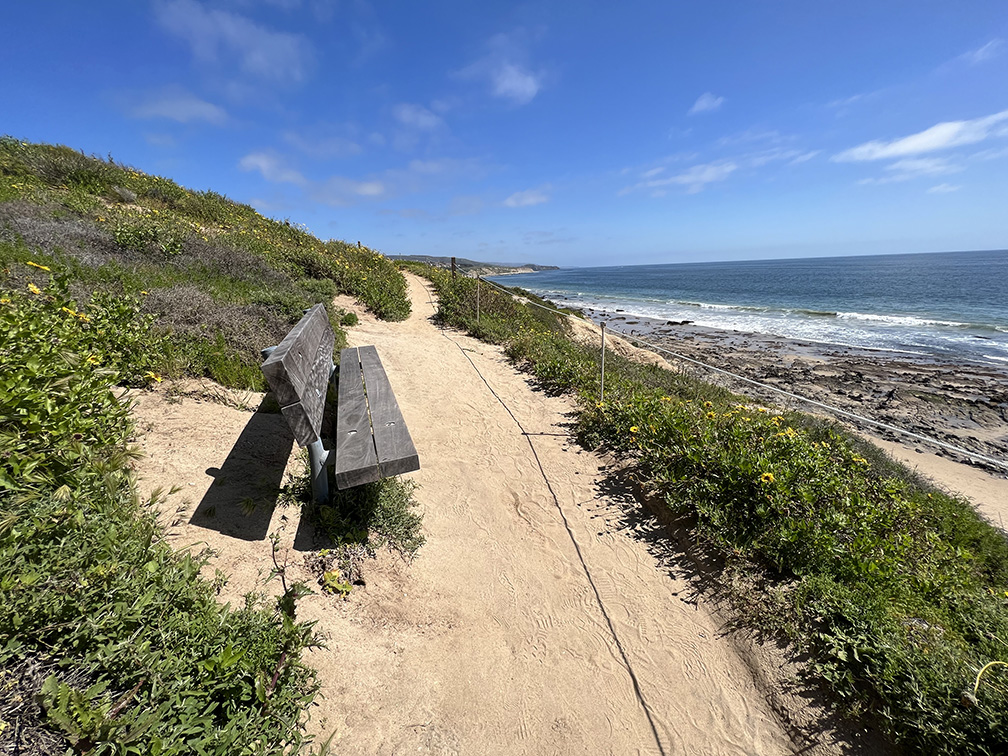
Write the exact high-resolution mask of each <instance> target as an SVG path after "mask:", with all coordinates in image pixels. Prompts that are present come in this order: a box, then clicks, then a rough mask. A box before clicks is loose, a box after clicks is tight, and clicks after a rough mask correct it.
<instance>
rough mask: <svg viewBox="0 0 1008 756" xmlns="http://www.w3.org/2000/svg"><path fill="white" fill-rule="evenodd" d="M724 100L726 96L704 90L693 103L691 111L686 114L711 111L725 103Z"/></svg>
mask: <svg viewBox="0 0 1008 756" xmlns="http://www.w3.org/2000/svg"><path fill="white" fill-rule="evenodd" d="M724 101H725V98H724V97H718V96H717V95H715V94H712V93H711V92H704V93H703V94H702V95H700V96H699V97H698V98H697V101H696V102H694V103H693V107H692V108H690V109H689V112H687V113H686V115H697V114H698V113H711V112H713V111H715V110H717V109H718V108H720V107H721V106H722V105H724Z"/></svg>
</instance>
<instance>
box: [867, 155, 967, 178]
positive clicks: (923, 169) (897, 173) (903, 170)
mask: <svg viewBox="0 0 1008 756" xmlns="http://www.w3.org/2000/svg"><path fill="white" fill-rule="evenodd" d="M962 170H963V169H962V166H960V165H956V164H954V163H950V162H949V161H948V160H946V159H945V158H936V157H930V158H904V159H903V160H897V161H896V162H895V163H892V164H890V165H887V166H886V167H885V172H884V174H883V175H882V176H878V177H875V178H865V179H861V180H860V181H859V182H858V183H859V184H893V183H898V182H902V181H911V180H913V179H918V178H927V177H931V176H944V175H947V174H949V173H960V172H961V171H962Z"/></svg>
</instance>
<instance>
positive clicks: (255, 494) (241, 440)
mask: <svg viewBox="0 0 1008 756" xmlns="http://www.w3.org/2000/svg"><path fill="white" fill-rule="evenodd" d="M293 446H294V436H293V435H291V432H290V430H289V429H288V427H287V422H286V421H285V420H284V418H283V415H281V414H280V412H279V411H278V410H277V405H276V401H275V400H274V399H273V398H272V396H267V397H266V398H265V399H264V400H263V402H262V403H261V404H260V405H259V408H258V409H257V410H256V411H255V413H254V414H253V415H252V417H251V418H250V419H249V421H248V424H247V425H246V426H245V428H244V429H243V430H242V432H241V435H240V436H239V437H238V440H237V441H236V442H235V444H234V446H233V447H232V448H231V451H229V452H228V455H227V458H226V459H225V460H224V462H223V463H222V464H221V466H220V467H219V468H216V467H210V468H207V470H206V474H207V475H210V476H211V477H213V479H214V481H213V483H212V484H211V485H210V488H209V489H207V492H206V495H205V496H204V497H203V500H202V501H200V503H199V506H197V507H196V511H195V512H193V515H192V517H191V518H190V523H191V524H193V525H196V526H198V527H201V528H209V529H211V530H216V531H218V532H220V533H222V534H224V535H227V536H231V537H233V538H240V539H242V540H244V541H261V540H263V539H264V538H266V535H267V532H268V530H269V525H270V519H271V518H272V516H273V509H274V507H275V506H276V503H277V499H278V498H279V494H280V489H281V486H282V485H283V477H284V470H285V468H286V466H287V460H288V459H289V458H290V454H291V449H292V448H293Z"/></svg>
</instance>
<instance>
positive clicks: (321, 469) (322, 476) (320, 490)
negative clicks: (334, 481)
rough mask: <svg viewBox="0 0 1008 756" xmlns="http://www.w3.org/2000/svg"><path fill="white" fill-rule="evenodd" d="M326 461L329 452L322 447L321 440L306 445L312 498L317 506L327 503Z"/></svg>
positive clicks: (327, 479)
mask: <svg viewBox="0 0 1008 756" xmlns="http://www.w3.org/2000/svg"><path fill="white" fill-rule="evenodd" d="M328 459H329V452H327V451H326V449H325V447H324V446H322V439H317V440H315V441H313V442H312V443H310V444H308V462H309V464H310V465H311V487H312V498H313V499H314V501H315V504H316V505H318V506H322V505H323V504H328V503H329V471H328V469H327V468H326V463H327V462H328Z"/></svg>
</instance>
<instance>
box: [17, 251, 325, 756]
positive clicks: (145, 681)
mask: <svg viewBox="0 0 1008 756" xmlns="http://www.w3.org/2000/svg"><path fill="white" fill-rule="evenodd" d="M36 265H40V264H39V263H36ZM43 272H44V271H43ZM149 325H150V318H149V317H144V316H143V315H141V314H140V312H139V310H138V307H137V302H136V301H135V300H132V299H129V298H126V299H117V298H115V297H112V296H111V295H110V294H107V293H99V294H97V295H96V296H95V297H94V298H93V299H92V300H91V302H90V303H89V304H87V305H83V306H80V305H77V304H75V303H74V301H73V300H71V299H69V298H68V297H67V295H66V281H65V280H61V279H57V280H55V281H53V282H51V283H50V284H49V285H48V286H46V287H45V288H41V287H39V286H37V285H36V284H35V283H31V284H29V285H28V287H27V288H18V289H5V290H3V291H0V328H2V329H3V333H4V334H5V336H4V339H3V340H2V341H0V363H2V364H3V365H4V366H5V369H4V373H3V377H2V378H0V601H2V602H3V607H4V610H3V612H0V668H2V669H21V668H23V667H24V665H25V664H26V663H29V664H34V665H36V666H39V667H41V668H43V669H44V670H45V674H46V675H47V679H46V681H45V684H44V686H43V687H42V689H41V690H40V691H27V692H28V693H29V694H34V693H38V694H39V700H40V703H41V713H42V717H43V720H42V721H41V722H39V723H37V726H43V727H48V728H49V729H51V730H53V731H56V732H59V733H60V734H61V735H62V736H63V737H65V738H66V739H67V741H68V742H69V743H70V744H71V745H73V746H74V748H75V749H76V750H78V751H81V752H88V753H96V754H98V753H109V754H111V753H119V754H150V753H162V754H171V753H253V752H254V753H271V754H281V753H288V752H290V749H291V748H296V747H297V745H298V744H299V743H300V741H301V738H302V736H301V734H300V729H299V727H298V723H299V720H300V718H301V716H302V712H303V711H304V707H305V706H306V705H307V703H308V702H309V701H310V699H311V697H312V696H313V694H314V690H315V684H314V682H313V679H312V675H311V673H310V672H309V670H308V669H307V668H305V667H304V666H303V664H302V663H301V661H300V650H301V649H302V648H304V647H305V646H306V645H308V644H310V643H312V642H314V641H313V639H312V634H311V630H310V628H309V627H307V626H305V625H298V624H296V623H294V622H293V621H292V620H291V619H290V618H289V617H286V616H282V615H281V614H279V613H278V611H277V610H276V609H271V608H267V607H264V606H262V605H260V604H259V603H258V602H257V601H256V600H254V599H250V601H249V602H248V603H247V604H246V606H245V607H243V608H238V609H230V608H228V607H223V606H221V605H219V604H218V603H217V601H216V596H215V591H214V589H213V587H212V586H211V585H210V584H209V583H207V582H205V581H204V580H203V579H201V578H200V576H199V573H200V568H201V566H202V564H203V562H202V561H201V560H200V559H195V558H192V557H189V556H182V557H180V556H177V555H175V554H174V553H173V551H172V550H171V548H170V547H169V546H168V545H167V544H166V543H165V542H164V541H163V540H162V539H161V537H160V531H159V527H158V524H157V520H156V515H155V511H154V509H153V507H151V506H148V505H144V504H141V503H140V502H139V501H138V500H137V496H136V492H135V488H134V484H133V479H132V476H131V473H130V467H131V465H130V462H131V460H132V459H133V456H134V454H135V452H134V451H133V450H131V449H130V447H129V446H128V445H127V439H128V437H129V436H130V433H131V425H130V420H129V413H128V407H127V405H125V404H123V403H121V402H119V401H118V400H117V399H116V398H115V396H114V395H113V393H112V391H111V382H112V381H113V380H118V381H120V382H128V383H133V382H137V383H142V382H146V381H150V380H156V379H157V377H158V376H157V375H156V374H155V373H154V372H153V369H152V368H156V367H157V361H156V359H153V360H148V357H149V356H151V355H156V354H157V350H158V349H159V348H160V344H159V339H160V338H161V337H159V336H158V335H157V334H153V333H152V332H151V330H150V328H149ZM4 705H5V704H3V703H0V710H2V709H3V707H4Z"/></svg>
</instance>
